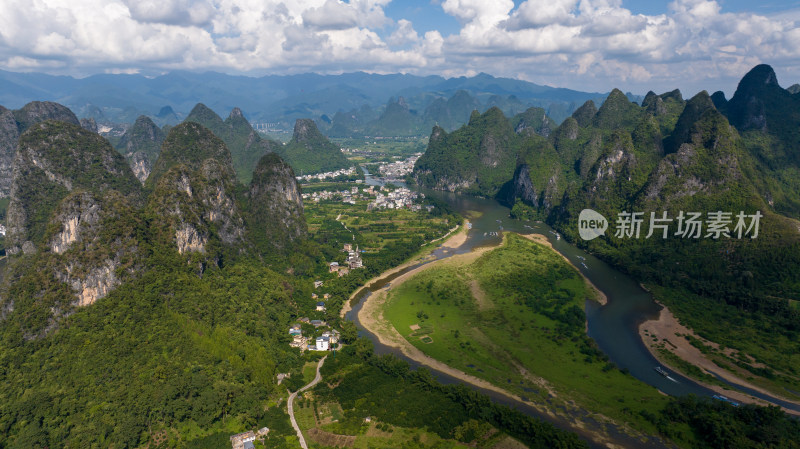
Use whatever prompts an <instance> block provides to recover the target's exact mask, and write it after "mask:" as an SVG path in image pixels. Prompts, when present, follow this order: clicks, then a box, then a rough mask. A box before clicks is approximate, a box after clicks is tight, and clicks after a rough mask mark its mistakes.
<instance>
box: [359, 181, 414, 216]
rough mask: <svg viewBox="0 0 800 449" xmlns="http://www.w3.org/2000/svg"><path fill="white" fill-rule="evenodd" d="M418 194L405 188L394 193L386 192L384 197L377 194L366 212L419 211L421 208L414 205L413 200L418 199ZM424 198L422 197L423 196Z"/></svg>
mask: <svg viewBox="0 0 800 449" xmlns="http://www.w3.org/2000/svg"><path fill="white" fill-rule="evenodd" d="M419 195H421V194H419V193H417V192H412V191H411V190H408V189H407V188H405V187H400V188H399V189H396V190H394V191H391V192H388V193H387V194H386V195H384V194H383V193H380V192H378V195H377V196H376V197H375V201H372V202H371V203H369V204H368V205H367V210H373V209H402V208H404V207H406V208H409V209H411V210H414V211H419V210H421V209H422V206H421V205H419V204H414V200H416V199H417V198H418V197H419ZM423 198H424V196H423Z"/></svg>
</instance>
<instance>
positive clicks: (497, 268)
mask: <svg viewBox="0 0 800 449" xmlns="http://www.w3.org/2000/svg"><path fill="white" fill-rule="evenodd" d="M591 295H592V292H591V291H590V290H589V288H588V287H587V286H586V284H585V283H584V281H583V279H582V278H581V277H580V275H579V273H578V272H577V271H576V270H575V269H574V268H573V267H571V266H570V265H569V264H567V263H566V262H565V261H564V260H563V259H562V258H561V257H560V256H559V255H558V254H557V253H555V252H554V251H553V250H551V249H549V248H547V247H545V246H542V245H540V244H537V243H534V242H531V241H529V240H527V239H524V238H522V237H519V236H516V235H513V234H512V235H509V237H508V239H507V243H506V244H505V245H504V246H503V247H501V248H498V249H495V250H493V251H490V252H488V253H486V254H484V255H483V256H481V257H480V258H479V259H478V260H477V261H475V262H473V263H472V264H469V265H461V266H445V267H436V268H431V269H429V270H427V271H424V272H422V273H420V274H418V275H417V276H415V277H413V278H412V279H410V280H408V281H407V282H405V283H403V284H402V285H400V286H397V287H395V288H394V289H393V292H392V294H391V297H390V299H389V301H388V302H387V305H386V307H385V310H384V316H385V317H386V319H388V320H389V321H390V322H391V323H392V325H393V326H394V327H395V328H396V329H397V330H398V331H399V332H400V333H401V334H402V335H404V336H405V337H406V339H407V340H408V341H409V342H411V343H412V344H413V345H414V346H416V347H417V348H419V349H420V350H422V351H423V352H425V353H426V354H428V355H430V356H431V357H434V358H436V359H438V360H441V361H443V362H445V363H447V364H448V365H450V366H452V367H454V368H457V369H459V370H462V371H464V372H466V373H468V374H472V375H474V376H476V377H480V378H482V379H485V380H488V381H489V382H491V383H493V384H495V385H497V386H500V387H502V388H504V389H506V390H508V391H511V392H513V393H516V394H518V395H520V396H523V397H527V398H529V399H531V400H533V401H535V402H543V401H545V400H548V399H549V400H550V401H551V402H554V403H561V404H565V403H569V402H571V401H574V402H575V403H577V405H578V406H579V407H580V408H584V409H586V410H589V411H591V412H596V413H600V414H602V415H605V416H608V417H611V418H612V419H614V420H615V421H617V422H618V423H624V422H628V423H630V424H632V425H633V427H635V428H637V429H639V430H642V431H644V432H652V431H653V430H654V429H653V428H652V425H651V424H650V423H649V422H647V421H646V420H644V419H643V418H642V417H641V415H640V413H639V412H640V411H647V412H650V413H655V412H657V411H658V410H660V409H661V408H662V407H663V406H664V405H665V404H666V403H667V401H668V399H667V397H665V396H663V395H661V394H660V393H658V392H657V391H656V389H654V388H653V387H651V386H648V385H646V384H644V383H642V382H640V381H638V380H636V379H634V378H633V377H631V376H629V375H626V374H624V373H622V372H621V371H619V370H618V369H616V368H615V367H614V366H613V365H612V364H610V363H608V362H607V360H606V358H605V356H604V355H603V354H602V353H601V352H600V351H599V350H598V349H597V348H596V347H595V346H594V344H593V342H592V341H591V340H590V339H588V337H586V334H585V315H584V313H583V306H584V303H585V301H586V300H587V298H588V297H590V296H591ZM426 339H430V341H426Z"/></svg>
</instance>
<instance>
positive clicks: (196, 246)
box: [148, 122, 245, 259]
mask: <svg viewBox="0 0 800 449" xmlns="http://www.w3.org/2000/svg"><path fill="white" fill-rule="evenodd" d="M161 173H164V174H163V175H161ZM150 182H154V183H156V184H155V190H154V192H153V194H152V196H151V198H150V201H149V205H148V208H149V209H150V210H152V211H153V213H154V215H155V216H159V217H163V221H162V222H161V223H160V226H161V235H162V238H164V239H168V240H170V241H172V242H173V244H174V245H175V247H176V249H177V250H178V252H179V253H181V254H186V253H192V252H199V253H206V252H208V245H209V242H210V241H211V240H212V239H215V240H216V241H218V242H220V243H222V244H224V245H226V246H227V247H237V248H239V249H242V247H243V243H244V235H245V226H244V219H243V217H242V214H241V212H240V207H239V205H238V204H237V201H236V199H235V196H234V191H235V183H236V180H235V178H234V170H233V167H232V165H231V157H230V152H229V151H228V149H227V147H226V146H225V143H224V142H222V140H220V139H219V138H218V137H216V136H214V135H213V134H212V133H211V131H209V130H208V129H206V128H204V127H203V126H201V125H199V124H197V123H194V122H184V123H182V124H180V125H178V126H176V127H174V128H173V129H172V130H170V133H169V135H168V136H167V138H166V140H165V141H164V145H163V147H162V152H161V157H159V159H158V161H156V166H155V167H154V168H153V173H152V174H151V178H150V179H148V184H149V183H150ZM210 257H211V258H212V259H215V258H218V255H217V254H210Z"/></svg>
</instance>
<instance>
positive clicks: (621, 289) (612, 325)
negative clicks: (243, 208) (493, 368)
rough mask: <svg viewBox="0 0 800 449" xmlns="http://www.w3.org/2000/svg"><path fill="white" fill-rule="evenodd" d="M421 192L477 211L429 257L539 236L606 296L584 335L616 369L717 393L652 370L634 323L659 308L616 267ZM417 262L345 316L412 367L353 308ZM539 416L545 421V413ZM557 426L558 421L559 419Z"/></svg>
mask: <svg viewBox="0 0 800 449" xmlns="http://www.w3.org/2000/svg"><path fill="white" fill-rule="evenodd" d="M367 183H368V184H371V185H379V184H380V181H379V180H377V179H375V178H372V177H371V176H369V174H367ZM395 184H397V183H395ZM421 192H422V193H424V194H425V195H429V196H434V197H436V198H437V199H440V200H443V201H446V202H447V204H449V205H450V207H452V208H453V209H454V210H456V211H458V212H459V213H462V214H464V215H467V214H469V212H471V211H472V212H478V213H479V214H480V216H479V217H476V218H473V219H471V220H470V222H471V223H472V228H471V229H470V230H469V231H468V236H467V240H466V242H465V243H464V245H462V246H461V247H459V248H458V249H457V250H456V251H452V250H445V249H441V248H440V249H437V250H435V251H434V253H433V256H434V260H435V259H440V258H444V257H448V256H451V255H453V254H458V253H464V252H469V251H471V250H472V249H473V248H475V247H477V246H483V245H489V244H491V245H496V244H499V242H500V239H501V237H499V236H496V235H493V233H499V232H501V231H513V232H519V233H523V234H530V233H536V234H541V235H544V236H545V237H546V238H547V239H548V240H549V241H550V243H551V244H552V245H553V248H554V249H555V250H556V251H558V252H559V253H561V254H563V255H564V256H565V257H567V258H568V259H569V260H570V261H572V263H573V265H575V266H576V267H577V268H578V269H579V270H580V271H581V272H582V273H583V274H584V275H585V276H586V277H587V278H588V279H589V280H590V281H591V282H592V283H593V284H594V285H595V286H596V287H597V288H598V289H600V290H601V291H602V292H603V293H604V294H605V295H606V297H607V298H608V302H607V304H606V305H600V304H598V303H595V302H592V301H587V302H586V319H587V324H588V333H589V336H590V337H592V338H593V339H594V340H595V341H596V342H597V345H598V346H599V347H600V349H601V350H602V351H603V352H604V353H605V354H606V355H608V357H609V359H610V360H611V361H612V362H614V363H615V364H616V365H617V366H618V367H619V368H620V369H623V370H628V372H630V374H631V375H632V376H634V377H635V378H637V379H639V380H641V381H643V382H645V383H647V384H649V385H652V386H654V387H655V388H657V389H659V390H660V391H662V392H664V393H666V394H669V395H672V396H683V395H687V394H695V395H698V396H713V395H714V394H717V393H715V392H714V391H712V390H710V389H708V388H706V387H704V386H702V385H700V384H698V383H697V382H695V381H693V380H692V379H689V378H687V377H685V376H682V375H680V374H678V373H676V372H673V371H671V370H667V371H668V372H669V376H670V378H671V379H672V380H671V379H668V378H666V377H664V376H662V375H660V374H658V373H657V372H656V371H655V370H654V367H656V366H660V363H659V362H658V360H656V359H655V358H654V357H653V355H652V354H650V352H649V351H648V349H647V348H646V347H645V344H644V342H642V339H641V337H640V336H639V331H638V329H639V324H641V323H642V322H643V321H645V320H648V319H652V318H657V317H658V312H659V310H660V306H659V305H658V304H656V302H655V301H654V300H653V298H652V296H651V295H650V294H649V293H648V292H646V291H645V290H644V289H642V287H641V286H640V285H639V283H638V282H636V281H635V280H633V279H632V278H630V277H629V276H627V275H625V274H623V273H621V272H619V271H617V270H615V269H614V268H612V267H611V266H609V265H608V264H606V263H605V262H603V261H601V260H599V259H597V258H596V257H594V256H592V255H591V254H588V253H586V252H584V251H582V250H581V249H579V248H577V247H575V246H574V245H572V244H570V243H568V242H566V241H565V240H564V239H563V238H562V239H559V238H557V237H556V233H555V231H554V230H553V229H551V228H550V227H549V226H547V225H546V224H544V223H535V222H526V221H521V220H514V219H511V218H509V212H510V210H509V208H508V207H505V206H503V205H501V204H500V203H498V202H497V201H495V200H492V199H487V198H477V197H472V196H466V195H459V194H454V193H449V192H440V191H432V190H428V189H423V190H421ZM584 265H585V266H584ZM417 266H418V265H415V266H412V267H408V268H407V269H405V270H403V271H401V272H399V273H395V274H393V275H390V276H387V277H386V278H383V279H380V280H379V281H377V282H375V283H373V284H370V285H369V286H365V287H364V288H362V291H360V292H359V293H358V294H357V295H356V297H355V299H354V302H355V304H353V305H352V306H353V309H352V310H351V311H350V312H348V313H347V315H346V318H347V319H349V320H352V321H353V322H355V324H356V325H357V326H358V328H359V329H360V331H361V332H362V334H363V335H366V336H367V337H369V338H370V339H371V340H372V341H373V343H374V344H375V348H376V352H377V353H393V354H396V355H398V356H400V357H401V358H403V359H404V360H407V361H409V362H411V363H412V365H414V366H418V364H417V363H414V362H413V361H411V360H409V359H408V358H407V357H404V356H402V354H400V351H399V350H397V349H395V348H391V347H387V346H385V345H382V344H380V342H378V340H377V338H376V337H375V336H374V335H371V334H370V333H369V332H367V331H365V330H364V328H363V326H361V323H359V322H358V311H359V310H360V308H361V304H362V302H363V299H364V298H366V297H367V296H368V295H369V294H370V293H371V292H373V291H376V290H379V289H380V288H383V286H385V285H386V283H389V282H391V280H392V279H394V278H396V277H397V276H399V275H400V274H402V273H404V272H407V271H409V270H412V269H414V268H416V267H417ZM434 374H436V375H437V377H438V378H439V380H440V381H442V382H443V383H453V382H459V381H458V380H456V379H453V378H450V377H449V376H446V375H444V374H443V373H434ZM719 379H720V380H721V381H723V382H725V383H727V384H728V385H730V386H731V387H733V388H736V389H739V390H741V391H744V392H746V393H748V394H750V395H752V396H755V397H758V398H761V399H764V400H766V401H769V402H771V403H773V404H779V405H781V406H783V407H786V408H789V409H792V410H797V411H800V406H798V405H795V404H792V403H789V402H786V401H782V400H780V399H777V398H774V397H771V396H769V395H766V394H763V393H760V392H758V391H754V390H751V389H749V388H746V387H743V386H740V385H737V384H734V383H731V382H728V381H725V380H724V379H721V378H719ZM483 392H484V393H486V394H488V395H489V396H491V397H492V398H493V399H494V400H496V401H498V402H501V403H504V404H506V405H510V406H514V407H516V408H518V409H520V410H522V411H525V412H526V413H529V414H533V415H536V416H539V417H542V416H541V413H540V412H538V411H535V409H531V408H530V407H525V406H524V404H519V403H517V401H513V400H510V399H509V398H505V397H501V396H500V395H497V394H492V392H487V391H483ZM544 418H545V419H547V418H548V417H544ZM550 421H551V422H553V420H552V419H550ZM556 424H557V425H558V424H559V423H556ZM561 424H563V423H561Z"/></svg>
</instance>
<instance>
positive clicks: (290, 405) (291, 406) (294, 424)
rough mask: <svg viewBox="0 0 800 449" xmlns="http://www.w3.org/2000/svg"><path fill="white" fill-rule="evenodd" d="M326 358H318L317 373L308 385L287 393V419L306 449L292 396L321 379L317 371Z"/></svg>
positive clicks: (301, 445)
mask: <svg viewBox="0 0 800 449" xmlns="http://www.w3.org/2000/svg"><path fill="white" fill-rule="evenodd" d="M327 358H328V356H327V355H326V356H325V357H323V358H321V359H319V363H317V375H316V376H315V377H314V380H312V381H311V382H309V383H308V385H306V386H304V387H303V388H301V389H299V390H297V391H295V392H294V393H292V394H290V395H289V402H288V403H287V408H288V409H289V419H290V420H291V421H292V427H294V431H295V432H297V439H299V440H300V447H302V448H303V449H308V445H307V444H306V439H305V438H304V437H303V432H301V431H300V426H298V425H297V420H295V419H294V398H295V397H297V393H302V392H304V391H306V390H308V389H309V388H311V387H313V386H314V385H316V384H318V383H319V381H321V380H322V374H320V373H319V369H320V368H322V364H323V363H325V359H327Z"/></svg>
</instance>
